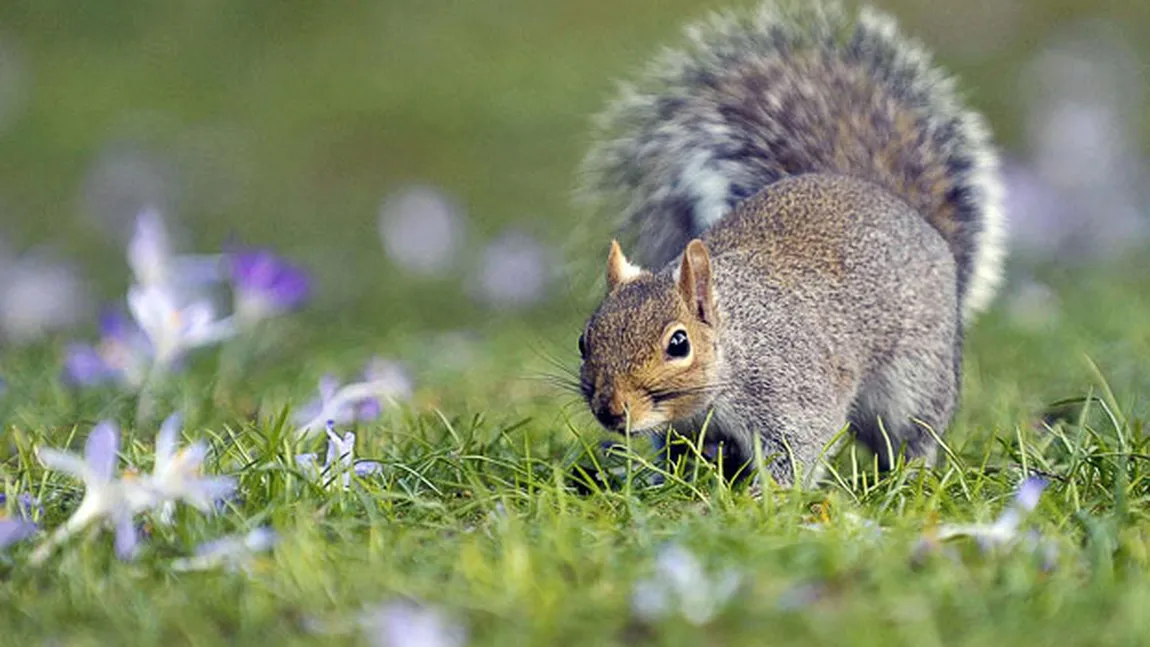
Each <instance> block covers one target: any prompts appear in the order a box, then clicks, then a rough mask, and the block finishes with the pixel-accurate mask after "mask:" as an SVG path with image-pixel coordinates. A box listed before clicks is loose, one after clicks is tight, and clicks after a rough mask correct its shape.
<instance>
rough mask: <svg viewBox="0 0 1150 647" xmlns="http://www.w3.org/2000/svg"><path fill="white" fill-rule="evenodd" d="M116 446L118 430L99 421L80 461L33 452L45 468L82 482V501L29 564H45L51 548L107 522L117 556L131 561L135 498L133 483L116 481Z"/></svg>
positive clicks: (64, 455)
mask: <svg viewBox="0 0 1150 647" xmlns="http://www.w3.org/2000/svg"><path fill="white" fill-rule="evenodd" d="M119 445H120V430H119V429H118V428H117V427H116V425H115V424H113V423H111V422H101V423H100V424H98V425H96V427H94V428H93V429H92V432H91V433H90V434H88V440H87V442H86V443H85V445H84V457H83V458H81V457H79V456H77V455H75V454H72V453H69V452H61V451H57V450H55V449H49V448H43V447H39V448H37V449H36V455H37V456H39V458H40V462H42V463H44V465H45V466H46V467H47V468H48V469H52V470H56V471H58V472H65V473H67V474H71V475H72V476H74V477H76V478H78V479H81V480H82V481H84V498H83V500H81V501H80V507H78V508H77V509H76V511H75V512H74V513H72V516H71V517H69V518H68V520H67V521H65V522H64V524H63V525H62V526H60V527H59V528H57V529H56V531H55V532H53V533H52V535H51V536H50V537H49V538H48V539H46V540H45V541H44V543H42V544H41V545H40V546H39V547H38V548H37V549H36V550H35V551H34V552H33V553H32V557H31V561H32V563H34V564H35V563H39V562H42V561H44V559H46V558H47V557H48V555H49V554H51V552H52V549H53V548H55V547H56V546H58V545H60V544H61V543H63V542H64V541H66V540H67V539H68V538H69V537H71V536H72V535H74V534H75V533H77V532H79V531H80V530H83V529H84V528H86V527H88V526H89V525H91V524H93V523H96V522H107V523H108V524H109V525H111V526H113V527H114V528H115V529H116V555H117V556H119V557H120V558H121V559H130V558H131V557H132V556H133V555H135V551H136V545H137V543H138V537H137V535H136V528H135V526H134V525H133V521H132V516H133V506H132V505H131V504H130V503H129V500H130V499H131V498H134V497H135V496H136V495H135V493H134V492H131V490H133V489H134V488H135V487H136V484H135V483H134V482H133V481H130V480H128V481H125V480H118V479H116V478H115V472H116V463H117V462H118V458H117V456H116V452H117V451H118V449H119Z"/></svg>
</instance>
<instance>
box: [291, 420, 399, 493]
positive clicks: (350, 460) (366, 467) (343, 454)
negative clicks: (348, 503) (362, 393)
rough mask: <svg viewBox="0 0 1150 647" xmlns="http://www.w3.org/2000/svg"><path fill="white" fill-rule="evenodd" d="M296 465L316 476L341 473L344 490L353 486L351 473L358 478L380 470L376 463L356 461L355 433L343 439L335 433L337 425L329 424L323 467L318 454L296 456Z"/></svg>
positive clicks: (344, 436)
mask: <svg viewBox="0 0 1150 647" xmlns="http://www.w3.org/2000/svg"><path fill="white" fill-rule="evenodd" d="M296 464H297V465H299V466H300V468H301V469H304V470H306V471H309V472H311V473H312V474H313V475H314V476H316V477H318V476H322V475H329V476H330V475H332V474H334V473H335V472H336V471H338V472H340V473H341V475H340V483H341V484H342V486H343V489H345V490H346V489H347V488H348V487H349V486H350V485H351V473H352V472H355V474H356V475H357V476H367V475H368V474H374V473H375V472H378V471H379V469H380V465H379V463H377V462H375V461H359V462H358V463H357V462H356V461H355V433H354V432H351V431H349V432H347V433H346V434H344V435H343V436H342V437H341V436H340V435H339V434H338V433H336V431H335V423H334V422H332V421H330V420H329V421H328V422H327V457H326V459H325V460H324V463H323V465H320V464H319V457H318V456H317V455H316V454H300V455H299V456H296Z"/></svg>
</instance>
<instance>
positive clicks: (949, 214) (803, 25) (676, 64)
mask: <svg viewBox="0 0 1150 647" xmlns="http://www.w3.org/2000/svg"><path fill="white" fill-rule="evenodd" d="M687 36H688V40H689V44H688V46H687V47H686V48H684V49H682V50H670V51H667V52H665V53H664V54H663V55H662V56H661V57H659V58H658V59H657V60H656V61H655V62H654V63H653V64H652V65H651V66H650V68H649V69H648V70H647V71H646V73H645V74H644V75H643V78H642V79H641V80H640V81H639V82H638V83H636V84H632V85H626V86H624V87H623V89H622V92H621V95H620V97H619V98H618V99H617V100H616V101H615V102H614V103H613V104H612V105H611V107H610V108H609V109H608V110H607V111H606V112H605V113H604V114H603V115H601V116H600V118H599V119H598V122H597V123H598V142H599V143H598V144H597V145H596V146H595V147H594V148H593V149H592V151H591V152H590V153H589V155H588V157H587V159H586V161H585V165H584V171H585V184H586V195H588V196H589V197H592V198H594V199H595V200H600V201H604V202H606V204H607V205H609V206H610V208H612V209H615V210H618V211H620V212H621V213H622V215H623V218H624V230H625V231H626V232H629V233H630V234H631V238H632V239H633V241H634V244H635V247H634V248H633V250H632V251H633V253H634V255H635V257H636V258H637V260H638V261H639V262H640V263H641V264H643V265H647V266H654V267H661V266H662V265H664V264H665V263H667V262H668V261H670V260H671V259H673V258H675V257H676V256H677V255H678V254H679V253H680V252H681V251H682V249H683V247H684V245H685V244H686V243H687V241H689V240H690V239H691V238H693V237H697V236H699V235H701V234H702V233H703V232H704V231H706V230H707V229H708V228H709V227H711V226H713V225H714V224H715V223H716V222H717V221H719V220H721V219H722V218H723V217H724V216H725V215H726V214H727V213H729V212H730V211H731V210H732V209H733V208H734V207H735V206H736V205H737V204H738V203H739V202H740V201H742V200H744V199H746V198H748V197H750V196H752V195H754V194H756V193H757V192H758V191H759V190H760V189H762V188H763V187H765V186H767V185H769V184H771V183H773V182H776V181H778V180H780V179H781V178H785V177H789V176H794V175H799V174H802V173H811V172H824V173H835V174H843V175H851V176H855V177H859V178H862V179H867V180H870V181H873V182H875V183H877V184H879V185H882V186H884V187H885V188H886V189H887V190H889V191H891V192H892V193H894V194H895V195H898V196H899V197H901V198H903V199H904V200H906V201H907V202H908V203H909V204H910V205H911V206H912V208H915V209H916V210H918V213H919V214H920V216H921V217H922V218H924V219H926V220H927V221H929V222H931V223H932V224H933V225H934V226H935V228H936V229H937V230H938V231H939V233H941V234H942V236H943V238H944V239H946V240H947V242H948V243H949V248H950V251H951V253H952V254H953V255H954V257H955V259H956V261H957V276H956V282H957V285H958V291H959V299H960V302H961V303H962V310H963V315H964V319H965V320H966V321H968V322H969V321H970V320H971V319H972V318H973V315H974V314H976V313H977V312H979V311H981V310H982V309H984V308H985V307H986V305H987V304H988V303H989V302H990V300H991V298H992V297H993V295H994V292H995V290H996V288H997V285H998V283H999V281H1000V278H999V277H1000V273H1001V266H1002V263H1003V256H1004V249H1003V244H1004V243H1003V223H1002V220H1003V215H1002V210H1001V207H1000V200H1001V196H1000V193H1001V191H1000V188H999V181H998V174H997V159H996V156H995V154H994V152H993V150H992V148H991V146H990V143H989V135H988V131H987V128H986V126H985V124H984V122H983V120H982V118H981V117H980V116H979V115H978V114H976V113H974V112H971V111H968V110H966V109H965V108H963V107H962V105H961V104H960V102H959V100H958V97H957V93H956V91H955V88H954V83H953V81H952V80H951V79H950V78H948V77H947V76H946V75H945V74H943V73H942V72H941V71H940V70H938V69H936V68H934V67H932V66H931V63H930V57H929V55H928V54H927V53H926V52H925V51H924V50H923V49H922V48H921V47H920V46H919V45H918V44H917V43H915V42H913V41H910V40H908V39H906V38H904V37H902V36H901V35H900V34H899V33H898V32H897V30H896V27H895V24H894V21H893V20H891V19H890V18H888V17H886V16H884V15H882V14H880V13H877V12H874V11H871V10H865V9H864V10H863V11H861V13H859V14H858V15H857V16H856V15H851V14H849V13H848V12H846V11H844V10H843V9H841V8H840V7H839V6H838V5H830V6H821V7H815V8H809V7H807V8H801V9H790V10H784V9H781V8H779V7H777V6H776V5H775V4H774V3H771V2H768V3H765V4H763V5H761V6H760V8H759V9H758V10H757V11H754V12H751V13H747V14H735V13H731V14H723V15H716V16H713V17H712V18H711V19H710V20H708V21H706V22H704V23H701V24H697V25H694V26H691V27H689V28H688V29H687ZM860 79H861V80H860Z"/></svg>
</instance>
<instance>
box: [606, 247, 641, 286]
mask: <svg viewBox="0 0 1150 647" xmlns="http://www.w3.org/2000/svg"><path fill="white" fill-rule="evenodd" d="M642 273H643V268H641V267H639V266H638V265H634V264H632V263H631V262H630V261H628V260H627V257H626V256H624V255H623V248H622V247H619V242H618V241H615V240H612V241H611V252H610V253H609V254H607V292H608V293H610V292H614V291H615V288H617V287H619V286H620V285H622V284H624V283H627V282H628V281H634V280H635V279H637V278H639V275H640V274H642Z"/></svg>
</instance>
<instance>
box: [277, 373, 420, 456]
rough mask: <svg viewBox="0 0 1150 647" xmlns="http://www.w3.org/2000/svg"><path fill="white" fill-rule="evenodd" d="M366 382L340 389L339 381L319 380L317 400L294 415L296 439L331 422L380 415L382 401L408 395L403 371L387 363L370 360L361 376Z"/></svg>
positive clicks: (407, 385) (332, 377)
mask: <svg viewBox="0 0 1150 647" xmlns="http://www.w3.org/2000/svg"><path fill="white" fill-rule="evenodd" d="M364 377H365V381H363V382H355V383H352V384H348V385H346V386H340V383H339V380H338V379H336V378H335V377H334V376H331V375H327V376H324V377H323V378H321V379H320V382H319V398H318V399H316V400H313V401H311V402H309V403H308V404H306V405H305V406H304V407H303V408H301V409H300V410H299V411H297V412H296V414H295V416H294V417H293V420H294V421H295V423H296V425H297V427H296V435H297V436H301V437H302V436H310V435H313V434H316V433H318V432H319V431H320V430H321V429H323V428H324V427H325V426H326V424H327V422H328V421H329V420H330V421H332V422H334V423H335V424H336V425H346V424H351V423H353V422H355V421H357V420H369V419H372V418H374V417H376V416H378V415H379V413H380V409H381V408H382V403H381V400H383V399H387V400H392V401H397V400H402V399H406V398H408V397H410V395H411V381H410V380H409V379H408V377H407V373H406V371H404V370H403V368H402V367H401V366H400V365H398V364H396V363H394V362H388V361H386V360H380V359H373V360H372V361H371V362H369V363H368V368H367V370H366V371H365V373H364Z"/></svg>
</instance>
